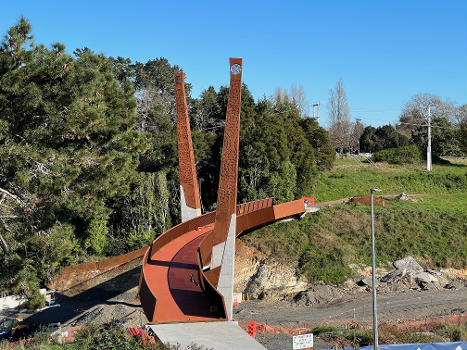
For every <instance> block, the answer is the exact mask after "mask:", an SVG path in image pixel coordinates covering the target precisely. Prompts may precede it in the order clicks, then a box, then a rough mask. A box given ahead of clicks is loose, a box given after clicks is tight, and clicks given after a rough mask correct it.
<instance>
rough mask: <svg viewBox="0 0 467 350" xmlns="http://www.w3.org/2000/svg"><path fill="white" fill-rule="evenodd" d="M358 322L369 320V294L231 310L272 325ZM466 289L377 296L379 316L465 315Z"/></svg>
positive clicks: (247, 305)
mask: <svg viewBox="0 0 467 350" xmlns="http://www.w3.org/2000/svg"><path fill="white" fill-rule="evenodd" d="M354 309H355V319H356V320H358V321H359V322H361V320H365V322H370V321H371V319H372V304H371V294H370V293H364V294H360V295H357V296H355V297H354V298H353V299H350V300H346V301H343V302H339V303H335V304H333V305H328V306H322V305H315V306H301V307H300V306H296V305H293V304H291V303H287V302H277V303H274V304H271V303H265V302H261V301H247V302H244V303H242V304H240V305H239V306H238V307H237V308H235V309H234V318H236V319H239V320H245V321H257V322H261V323H268V324H271V325H286V324H293V323H297V322H302V321H306V322H311V323H315V322H318V323H323V322H325V321H327V322H331V321H333V322H335V323H344V322H346V321H348V320H352V319H353V318H354ZM466 309H467V288H461V289H457V290H442V291H407V292H405V293H397V294H396V293H394V294H386V295H380V296H378V317H379V320H381V321H382V322H384V321H387V322H390V321H391V320H397V319H401V320H406V319H407V318H409V319H411V320H413V318H414V317H415V318H417V319H420V318H424V317H437V316H446V315H452V314H465V313H466Z"/></svg>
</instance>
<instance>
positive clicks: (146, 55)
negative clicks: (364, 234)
mask: <svg viewBox="0 0 467 350" xmlns="http://www.w3.org/2000/svg"><path fill="white" fill-rule="evenodd" d="M21 15H24V16H25V17H26V18H28V19H29V20H30V22H31V24H32V27H33V34H34V36H35V39H36V42H37V43H44V44H46V45H50V44H52V43H54V42H62V43H64V44H65V45H66V46H67V50H68V52H70V53H71V52H73V50H74V49H75V48H80V47H84V46H87V47H89V48H91V49H92V50H94V51H96V52H102V53H104V54H106V55H109V56H123V57H129V58H131V59H132V60H137V61H141V62H145V61H147V60H149V59H154V58H158V57H166V58H167V59H168V60H169V61H170V63H171V64H177V65H179V66H180V67H182V69H183V70H184V71H185V72H186V74H187V80H188V81H189V82H191V83H192V85H193V93H192V95H193V97H198V96H199V94H200V92H201V91H203V90H204V89H206V88H207V87H209V86H210V85H213V86H214V87H216V89H217V88H218V87H219V86H220V85H227V84H228V83H229V81H228V78H229V71H228V58H229V57H242V58H243V60H244V61H243V65H244V71H243V81H244V82H245V83H246V84H247V85H248V87H249V88H250V91H251V92H252V94H253V96H254V97H255V98H257V99H258V98H261V97H263V96H270V95H272V94H273V92H274V90H275V88H277V87H282V88H290V86H291V85H292V84H298V85H303V87H304V90H305V93H306V95H307V97H308V99H309V100H310V102H320V103H321V110H320V112H321V113H320V114H321V120H322V122H323V123H326V120H327V108H326V106H327V102H328V98H329V90H330V89H331V88H333V87H334V85H335V83H336V81H337V80H338V78H339V77H342V79H343V80H344V87H345V89H346V91H347V96H348V101H349V105H350V112H351V115H352V117H353V118H355V117H360V118H362V120H363V123H364V124H366V125H374V126H378V125H383V124H385V123H394V122H395V121H396V120H397V118H398V116H399V113H400V110H401V108H402V106H403V104H404V102H406V101H407V100H409V99H410V97H411V96H412V95H414V94H416V93H423V92H428V93H433V94H436V95H438V96H440V97H441V98H442V99H446V98H448V99H450V100H452V101H453V102H455V103H457V104H464V103H467V79H466V75H467V70H466V64H467V53H466V51H467V1H465V0H462V1H460V0H448V1H439V0H411V1H407V0H402V1H400V0H391V1H390V0H386V1H374V0H371V1H358V0H355V1H337V0H335V1H322V0H321V1H292V0H290V1H287V2H286V1H271V0H269V1H253V0H249V1H243V0H241V1H228V2H227V1H222V0H217V1H195V0H191V1H134V2H130V1H118V0H113V1H107V0H94V1H89V0H84V1H83V0H80V1H64V0H61V1H47V0H42V1H28V0H23V1H7V0H3V1H0V32H1V33H2V34H4V33H5V32H6V30H7V29H8V28H9V27H10V26H12V25H14V24H15V23H16V22H17V20H18V19H19V17H20V16H21Z"/></svg>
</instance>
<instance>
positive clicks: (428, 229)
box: [242, 159, 467, 284]
mask: <svg viewBox="0 0 467 350" xmlns="http://www.w3.org/2000/svg"><path fill="white" fill-rule="evenodd" d="M422 169H423V167H422V166H421V165H410V166H408V167H403V166H397V165H388V164H378V165H377V166H375V165H370V164H365V163H362V162H359V161H356V160H354V159H348V160H339V161H338V164H337V166H336V167H335V169H334V170H333V171H331V172H329V173H326V174H322V175H321V177H320V178H319V179H318V185H317V187H316V193H315V194H314V195H315V197H316V198H317V200H318V201H328V200H334V199H338V198H343V197H352V196H355V195H368V192H369V188H370V187H373V186H377V187H380V188H382V189H383V190H384V191H385V193H392V194H396V193H401V192H405V193H417V195H416V196H414V197H413V198H414V201H399V200H389V203H390V205H389V206H388V207H384V208H382V207H376V208H375V229H376V250H377V263H378V264H379V265H388V264H389V263H390V262H392V261H394V260H396V259H399V258H403V257H405V256H407V255H412V256H414V257H415V258H416V259H418V260H419V261H420V262H422V263H423V264H424V265H425V267H432V268H439V267H454V268H465V267H466V249H465V244H466V243H465V242H466V231H467V223H466V222H467V212H466V192H465V189H466V176H465V170H466V167H465V165H464V164H451V165H436V166H435V167H434V171H433V172H432V173H427V172H425V171H423V170H422ZM370 219H371V218H370V208H369V207H368V206H363V205H357V206H353V205H345V204H341V205H337V206H334V207H329V208H324V209H322V210H321V211H319V212H317V213H315V214H312V215H307V216H306V217H305V218H304V219H302V220H299V221H293V222H286V223H277V224H274V225H271V226H267V227H264V228H262V229H259V230H257V231H254V232H252V233H250V234H248V235H246V236H244V237H243V238H242V239H243V240H244V241H245V242H246V243H247V244H249V245H253V246H255V247H257V248H258V249H259V250H260V251H262V252H264V253H265V254H267V255H269V256H271V257H273V258H275V259H277V260H279V261H283V262H286V263H288V264H292V265H295V266H296V267H297V273H298V274H299V275H305V276H306V277H307V278H308V279H309V280H310V281H313V280H322V281H325V282H327V283H335V284H339V283H342V282H344V281H345V280H346V279H347V278H349V277H350V276H351V275H352V270H351V269H350V268H349V264H352V263H362V264H364V265H369V264H370V261H371V242H370Z"/></svg>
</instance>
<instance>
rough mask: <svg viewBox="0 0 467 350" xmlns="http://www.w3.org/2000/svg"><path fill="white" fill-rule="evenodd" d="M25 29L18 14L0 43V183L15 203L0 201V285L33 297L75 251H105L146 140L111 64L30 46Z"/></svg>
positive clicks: (57, 47)
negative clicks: (0, 249) (3, 246)
mask: <svg viewBox="0 0 467 350" xmlns="http://www.w3.org/2000/svg"><path fill="white" fill-rule="evenodd" d="M30 31H31V26H30V24H29V22H28V21H27V20H26V19H24V18H21V20H20V22H19V23H18V24H17V25H16V26H13V27H12V28H10V30H9V31H8V33H7V35H6V37H5V39H4V40H3V42H2V45H1V48H0V122H1V126H2V127H1V129H2V132H1V136H0V158H1V159H2V161H1V162H0V188H2V189H4V190H6V191H8V192H9V193H11V194H12V195H14V196H15V197H16V198H17V199H18V200H17V201H15V200H14V199H12V198H9V199H8V200H5V199H4V200H2V202H1V208H0V210H1V212H2V214H3V212H7V213H8V214H7V216H8V218H5V217H4V218H3V219H2V220H3V221H2V222H1V226H0V230H1V234H2V236H3V238H4V241H6V242H8V248H9V249H8V251H9V252H8V253H6V254H3V255H2V256H1V260H2V261H1V263H0V266H1V267H0V269H1V271H0V276H1V277H0V288H5V286H10V287H11V288H12V289H14V290H18V291H22V292H23V293H24V294H25V295H28V296H29V297H30V298H35V296H36V295H37V294H36V293H38V291H33V290H32V289H34V288H36V287H38V286H39V284H41V283H44V282H45V281H47V279H49V278H51V277H52V276H53V274H54V273H55V272H56V271H57V270H58V269H60V267H62V266H64V265H66V264H68V263H70V262H71V261H73V260H74V259H75V256H76V253H78V252H81V253H90V254H101V253H103V252H104V250H105V247H106V245H107V243H108V241H107V238H108V234H109V225H108V220H109V215H110V213H111V212H112V211H113V208H114V206H115V204H116V203H118V202H119V201H120V200H121V199H122V198H124V197H125V196H126V195H128V194H129V193H130V191H131V189H132V187H134V186H136V185H137V184H138V181H139V178H138V174H137V167H138V154H139V153H140V152H144V151H145V150H146V149H147V142H146V137H145V135H144V134H142V133H138V132H136V131H135V130H134V125H135V116H136V114H135V112H136V109H135V108H136V102H135V99H134V96H133V95H134V90H133V88H132V84H124V83H122V82H121V81H119V80H117V79H116V76H115V73H116V72H115V70H114V64H113V61H112V60H110V59H108V58H106V57H105V56H103V55H96V54H94V53H93V52H92V51H91V50H89V49H83V50H79V51H77V57H76V58H73V57H71V56H69V55H67V54H66V53H65V47H64V45H62V44H54V45H52V48H51V49H47V48H45V47H44V46H42V45H35V44H34V43H33V42H32V36H31V35H30ZM27 44H30V45H29V46H28V45H27ZM10 197H11V196H10ZM13 202H15V203H13ZM22 278H27V279H28V280H23V279H22Z"/></svg>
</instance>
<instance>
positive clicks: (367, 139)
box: [360, 125, 409, 153]
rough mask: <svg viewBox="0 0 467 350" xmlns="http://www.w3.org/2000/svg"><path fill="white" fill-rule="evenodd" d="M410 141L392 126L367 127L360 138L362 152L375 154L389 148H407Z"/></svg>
mask: <svg viewBox="0 0 467 350" xmlns="http://www.w3.org/2000/svg"><path fill="white" fill-rule="evenodd" d="M408 144H409V139H408V138H407V137H406V136H404V135H402V134H399V133H398V132H397V131H396V129H394V127H393V126H391V125H383V126H380V127H378V128H374V127H372V126H367V127H366V128H365V130H364V131H363V134H362V136H361V137H360V150H361V151H363V152H370V153H375V152H378V151H381V150H384V149H388V148H395V147H401V146H407V145H408Z"/></svg>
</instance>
